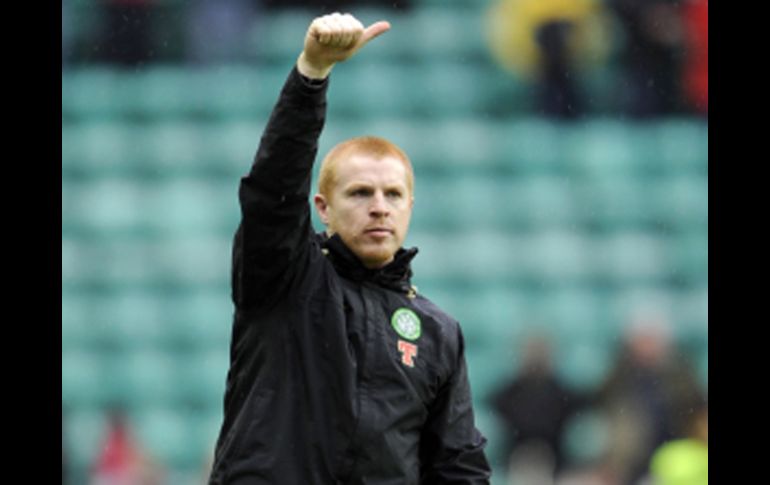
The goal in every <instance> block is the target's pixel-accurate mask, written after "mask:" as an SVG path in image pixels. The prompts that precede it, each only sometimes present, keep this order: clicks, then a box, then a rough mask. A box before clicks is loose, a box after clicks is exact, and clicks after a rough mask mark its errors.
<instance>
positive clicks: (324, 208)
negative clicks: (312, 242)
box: [313, 194, 329, 225]
mask: <svg viewBox="0 0 770 485" xmlns="http://www.w3.org/2000/svg"><path fill="white" fill-rule="evenodd" d="M313 202H314V203H315V209H316V211H318V216H319V217H320V218H321V222H323V223H324V224H325V225H328V224H329V204H328V203H327V201H326V197H324V196H323V195H322V194H315V195H314V196H313Z"/></svg>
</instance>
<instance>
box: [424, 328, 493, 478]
mask: <svg viewBox="0 0 770 485" xmlns="http://www.w3.org/2000/svg"><path fill="white" fill-rule="evenodd" d="M458 333H459V331H458ZM459 343H460V351H459V355H458V358H457V361H456V364H455V371H454V373H453V374H452V376H451V378H450V379H449V380H448V382H447V383H446V384H445V385H444V386H443V387H442V388H441V389H440V391H439V394H438V396H437V398H436V400H435V401H434V404H433V405H432V406H431V409H430V413H429V416H428V420H427V422H426V424H425V427H424V428H423V431H422V436H421V439H420V462H421V475H422V480H421V482H420V483H422V484H424V485H439V484H440V485H450V484H451V485H480V484H485V485H488V484H489V479H490V477H491V469H490V467H489V463H488V462H487V458H486V455H485V454H484V447H485V446H486V442H487V440H486V438H484V436H483V435H482V434H481V433H480V432H479V430H478V429H476V426H475V424H474V417H473V404H472V400H471V392H470V384H469V382H468V371H467V366H466V363H465V355H464V344H463V339H462V334H460V335H459Z"/></svg>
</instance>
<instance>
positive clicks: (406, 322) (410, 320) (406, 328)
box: [390, 308, 422, 340]
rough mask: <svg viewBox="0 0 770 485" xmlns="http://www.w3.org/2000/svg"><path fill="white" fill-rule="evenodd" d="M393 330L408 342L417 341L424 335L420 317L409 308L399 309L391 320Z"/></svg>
mask: <svg viewBox="0 0 770 485" xmlns="http://www.w3.org/2000/svg"><path fill="white" fill-rule="evenodd" d="M390 324H391V325H393V329H394V330H395V331H396V332H397V333H398V334H399V335H401V336H402V337H404V338H405V339H407V340H417V339H418V338H420V334H421V333H422V327H421V325H420V317H418V316H417V314H416V313H415V312H413V311H412V310H410V309H408V308H399V309H398V310H396V311H395V312H394V313H393V316H392V317H391V318H390Z"/></svg>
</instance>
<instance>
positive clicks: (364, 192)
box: [350, 189, 369, 197]
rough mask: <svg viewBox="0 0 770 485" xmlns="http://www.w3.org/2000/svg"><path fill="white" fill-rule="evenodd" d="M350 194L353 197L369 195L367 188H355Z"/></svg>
mask: <svg viewBox="0 0 770 485" xmlns="http://www.w3.org/2000/svg"><path fill="white" fill-rule="evenodd" d="M350 195H352V196H354V197H366V196H367V195H369V190H367V189H356V190H354V191H353V192H351V193H350Z"/></svg>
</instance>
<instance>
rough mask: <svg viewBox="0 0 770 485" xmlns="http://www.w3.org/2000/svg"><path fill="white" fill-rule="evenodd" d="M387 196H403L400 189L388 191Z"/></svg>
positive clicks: (395, 197)
mask: <svg viewBox="0 0 770 485" xmlns="http://www.w3.org/2000/svg"><path fill="white" fill-rule="evenodd" d="M387 196H388V197H391V198H394V199H397V198H399V197H401V192H400V191H398V190H391V191H389V192H388V193H387Z"/></svg>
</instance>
